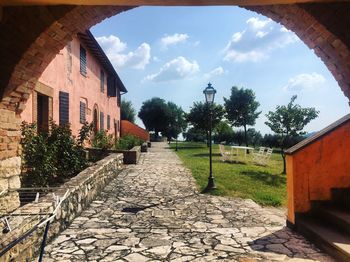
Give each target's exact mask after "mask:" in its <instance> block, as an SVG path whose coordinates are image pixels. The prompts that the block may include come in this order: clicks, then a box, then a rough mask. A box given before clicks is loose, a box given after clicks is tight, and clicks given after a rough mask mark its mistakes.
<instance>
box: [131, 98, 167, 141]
mask: <svg viewBox="0 0 350 262" xmlns="http://www.w3.org/2000/svg"><path fill="white" fill-rule="evenodd" d="M138 116H139V118H140V119H141V120H142V122H143V124H144V125H145V127H146V128H147V130H148V131H154V132H155V135H156V137H157V136H158V133H159V132H162V133H164V132H166V130H167V128H168V127H169V119H170V110H169V107H168V105H167V103H166V102H165V100H164V99H161V98H159V97H153V98H151V99H149V100H146V101H145V102H143V104H142V107H141V109H140V111H139V113H138Z"/></svg>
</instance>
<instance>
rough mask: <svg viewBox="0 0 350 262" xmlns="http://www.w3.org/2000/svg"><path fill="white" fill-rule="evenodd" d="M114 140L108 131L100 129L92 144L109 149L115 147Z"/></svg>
mask: <svg viewBox="0 0 350 262" xmlns="http://www.w3.org/2000/svg"><path fill="white" fill-rule="evenodd" d="M113 141H114V138H113V136H112V135H108V134H107V131H105V130H99V131H98V132H97V133H96V134H95V135H94V137H93V138H92V146H93V147H96V148H101V149H103V150H107V149H110V148H112V147H113Z"/></svg>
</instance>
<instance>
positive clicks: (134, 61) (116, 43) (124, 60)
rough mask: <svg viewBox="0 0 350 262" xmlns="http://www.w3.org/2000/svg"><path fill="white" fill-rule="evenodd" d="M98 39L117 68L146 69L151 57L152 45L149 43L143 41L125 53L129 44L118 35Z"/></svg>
mask: <svg viewBox="0 0 350 262" xmlns="http://www.w3.org/2000/svg"><path fill="white" fill-rule="evenodd" d="M96 39H97V41H98V42H99V44H100V45H101V47H102V48H103V50H104V51H105V53H106V55H107V56H108V58H109V59H110V60H111V62H112V64H113V65H114V66H115V67H117V68H122V67H132V68H135V69H144V68H145V66H146V65H147V64H148V63H149V61H150V59H151V47H150V45H149V44H147V43H142V44H141V45H140V46H139V47H138V48H136V50H134V51H130V52H128V53H123V52H125V50H126V48H127V44H126V43H124V42H122V41H121V40H120V39H119V38H118V37H117V36H114V35H110V36H102V37H97V38H96Z"/></svg>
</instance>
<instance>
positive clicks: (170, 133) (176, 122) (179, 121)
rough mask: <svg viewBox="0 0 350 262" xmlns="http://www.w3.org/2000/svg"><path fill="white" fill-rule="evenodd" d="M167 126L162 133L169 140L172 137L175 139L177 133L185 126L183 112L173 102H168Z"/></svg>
mask: <svg viewBox="0 0 350 262" xmlns="http://www.w3.org/2000/svg"><path fill="white" fill-rule="evenodd" d="M167 106H168V112H169V118H168V127H167V128H166V129H165V131H164V135H165V136H166V137H167V138H168V140H169V141H170V140H171V139H172V138H175V139H177V137H178V135H179V134H180V133H182V132H183V131H184V130H185V129H186V127H187V123H186V121H185V112H184V111H183V110H182V108H181V107H179V106H177V105H176V104H174V103H173V102H168V104H167Z"/></svg>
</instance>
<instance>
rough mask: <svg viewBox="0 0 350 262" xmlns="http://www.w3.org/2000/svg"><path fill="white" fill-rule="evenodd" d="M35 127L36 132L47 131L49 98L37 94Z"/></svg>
mask: <svg viewBox="0 0 350 262" xmlns="http://www.w3.org/2000/svg"><path fill="white" fill-rule="evenodd" d="M37 126H38V132H48V131H49V97H48V96H45V95H43V94H40V93H38V94H37Z"/></svg>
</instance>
